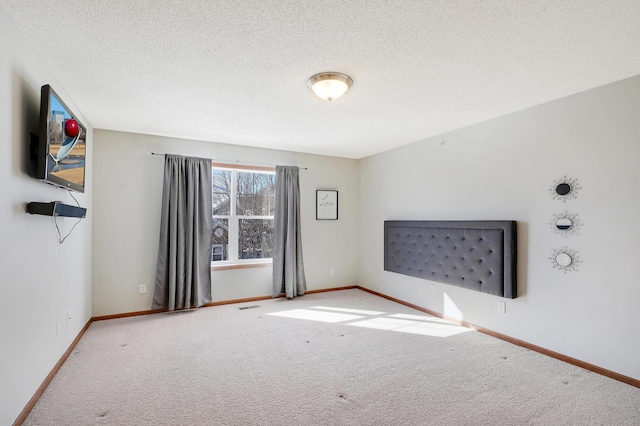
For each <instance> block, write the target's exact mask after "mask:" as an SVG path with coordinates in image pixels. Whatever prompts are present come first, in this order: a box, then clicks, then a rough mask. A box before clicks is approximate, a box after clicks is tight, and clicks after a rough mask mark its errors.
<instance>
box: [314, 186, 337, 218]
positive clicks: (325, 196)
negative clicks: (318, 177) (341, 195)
mask: <svg viewBox="0 0 640 426" xmlns="http://www.w3.org/2000/svg"><path fill="white" fill-rule="evenodd" d="M316 220H338V191H336V190H327V189H318V190H316Z"/></svg>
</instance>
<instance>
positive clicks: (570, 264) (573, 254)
mask: <svg viewBox="0 0 640 426" xmlns="http://www.w3.org/2000/svg"><path fill="white" fill-rule="evenodd" d="M549 260H550V261H551V264H552V265H553V269H557V270H559V271H561V272H562V273H563V274H566V273H567V272H571V271H577V270H578V266H579V265H580V264H581V263H582V260H581V259H580V256H578V252H577V251H576V250H570V249H568V248H567V247H562V248H559V249H555V250H553V251H552V252H551V254H550V255H549Z"/></svg>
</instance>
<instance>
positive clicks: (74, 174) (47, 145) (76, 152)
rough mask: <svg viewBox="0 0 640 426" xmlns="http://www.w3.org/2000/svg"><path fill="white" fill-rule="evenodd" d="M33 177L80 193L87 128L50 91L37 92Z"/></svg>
mask: <svg viewBox="0 0 640 426" xmlns="http://www.w3.org/2000/svg"><path fill="white" fill-rule="evenodd" d="M40 93H41V97H40V134H39V140H38V160H37V162H38V166H37V167H38V168H37V176H36V177H37V178H38V179H41V180H43V181H44V182H47V183H51V184H53V185H57V186H59V187H61V188H66V189H70V190H73V191H78V192H84V186H85V183H84V182H85V159H86V148H87V128H86V126H84V125H83V124H82V123H81V122H80V120H79V119H78V117H77V116H76V115H75V114H74V113H73V112H72V111H71V110H70V109H69V107H67V105H66V104H65V103H64V102H63V101H62V99H60V96H58V94H57V93H56V92H55V91H54V90H53V89H52V88H51V86H49V85H48V84H47V85H44V86H42V89H41V91H40Z"/></svg>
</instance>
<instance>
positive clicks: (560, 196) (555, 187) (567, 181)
mask: <svg viewBox="0 0 640 426" xmlns="http://www.w3.org/2000/svg"><path fill="white" fill-rule="evenodd" d="M581 189H582V187H580V185H579V184H578V179H576V178H569V177H567V176H562V177H561V178H560V179H556V180H555V181H554V182H553V184H552V185H551V187H550V188H549V192H550V193H551V199H553V200H561V201H562V202H563V203H564V202H566V201H567V200H571V199H573V198H576V197H577V195H578V191H579V190H581Z"/></svg>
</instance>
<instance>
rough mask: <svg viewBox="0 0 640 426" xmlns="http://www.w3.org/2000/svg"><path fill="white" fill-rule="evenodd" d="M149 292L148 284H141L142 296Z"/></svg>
mask: <svg viewBox="0 0 640 426" xmlns="http://www.w3.org/2000/svg"><path fill="white" fill-rule="evenodd" d="M146 292H147V286H146V284H140V294H145V293H146Z"/></svg>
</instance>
